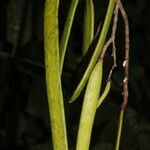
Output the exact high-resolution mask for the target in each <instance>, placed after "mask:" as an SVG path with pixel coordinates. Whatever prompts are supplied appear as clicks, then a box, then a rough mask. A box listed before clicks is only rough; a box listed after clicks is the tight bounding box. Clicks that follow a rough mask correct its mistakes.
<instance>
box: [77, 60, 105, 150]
mask: <svg viewBox="0 0 150 150" xmlns="http://www.w3.org/2000/svg"><path fill="white" fill-rule="evenodd" d="M102 65H103V63H102V61H99V62H98V63H97V64H96V66H95V67H94V69H93V71H92V73H91V76H90V79H89V82H88V84H87V88H86V92H85V96H84V101H83V106H82V111H81V118H80V124H79V130H78V137H77V145H76V150H88V149H89V145H90V139H91V132H92V127H93V122H94V118H95V113H96V109H97V102H98V97H99V92H100V89H101V81H102V74H101V72H102Z"/></svg>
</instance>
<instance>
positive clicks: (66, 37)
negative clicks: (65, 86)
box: [60, 0, 79, 73]
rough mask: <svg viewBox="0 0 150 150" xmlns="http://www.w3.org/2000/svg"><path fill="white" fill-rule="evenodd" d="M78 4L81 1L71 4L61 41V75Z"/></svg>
mask: <svg viewBox="0 0 150 150" xmlns="http://www.w3.org/2000/svg"><path fill="white" fill-rule="evenodd" d="M78 2H79V0H72V2H71V5H70V9H69V12H68V16H67V20H66V23H65V26H64V30H63V34H62V38H61V41H60V72H61V73H62V69H63V64H64V57H65V53H66V49H67V44H68V40H69V35H70V31H71V27H72V23H73V18H74V15H75V11H76V8H77V5H78Z"/></svg>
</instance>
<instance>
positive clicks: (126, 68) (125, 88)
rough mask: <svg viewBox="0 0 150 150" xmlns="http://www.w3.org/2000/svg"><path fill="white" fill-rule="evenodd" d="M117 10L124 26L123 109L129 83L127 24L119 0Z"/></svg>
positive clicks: (118, 0)
mask: <svg viewBox="0 0 150 150" xmlns="http://www.w3.org/2000/svg"><path fill="white" fill-rule="evenodd" d="M117 3H118V4H119V9H120V11H121V14H122V17H123V20H124V25H125V58H124V62H123V67H124V80H123V102H122V105H121V108H122V109H125V108H126V106H127V103H128V81H129V22H128V17H127V14H126V11H125V9H124V7H123V5H122V3H121V0H117Z"/></svg>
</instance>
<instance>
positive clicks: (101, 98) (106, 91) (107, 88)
mask: <svg viewBox="0 0 150 150" xmlns="http://www.w3.org/2000/svg"><path fill="white" fill-rule="evenodd" d="M110 87H111V82H110V81H108V82H107V83H106V87H105V89H104V91H103V93H102V95H101V96H100V98H99V100H98V104H97V108H98V107H99V106H100V105H101V103H102V102H103V101H104V99H105V98H106V96H107V95H108V93H109V91H110Z"/></svg>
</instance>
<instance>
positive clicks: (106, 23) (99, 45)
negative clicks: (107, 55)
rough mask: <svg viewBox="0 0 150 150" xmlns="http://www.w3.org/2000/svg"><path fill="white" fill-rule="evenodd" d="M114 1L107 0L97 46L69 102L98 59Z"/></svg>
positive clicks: (75, 95) (78, 92)
mask: <svg viewBox="0 0 150 150" xmlns="http://www.w3.org/2000/svg"><path fill="white" fill-rule="evenodd" d="M115 2H116V0H110V1H109V5H108V9H107V13H106V17H105V21H104V24H103V28H102V31H101V34H100V37H99V40H98V43H97V46H96V48H95V51H94V53H93V56H92V58H91V60H90V63H89V65H88V67H87V70H86V71H85V73H84V75H83V77H82V79H81V80H80V83H79V84H78V86H77V87H76V89H75V91H74V93H73V95H72V97H71V99H70V102H73V101H74V100H76V98H77V97H78V96H79V95H80V93H81V91H82V90H83V88H84V86H85V85H86V83H87V80H88V78H89V76H90V74H91V72H92V70H93V68H94V66H95V64H96V62H97V60H98V57H99V54H100V52H101V50H102V48H103V45H104V43H105V39H106V36H107V33H108V30H109V26H110V22H111V19H112V15H113V11H114V6H115Z"/></svg>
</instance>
